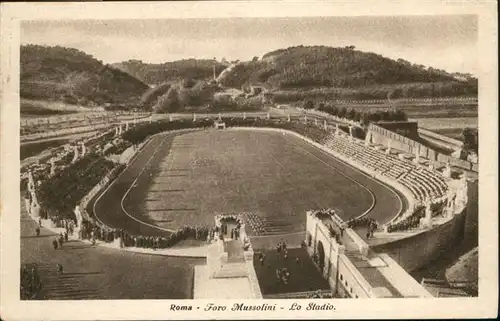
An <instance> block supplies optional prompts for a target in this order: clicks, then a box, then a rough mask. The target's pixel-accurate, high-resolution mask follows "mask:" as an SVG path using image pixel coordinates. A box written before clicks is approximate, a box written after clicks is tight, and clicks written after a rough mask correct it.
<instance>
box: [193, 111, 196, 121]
mask: <svg viewBox="0 0 500 321" xmlns="http://www.w3.org/2000/svg"><path fill="white" fill-rule="evenodd" d="M195 121H196V113H193V122H195Z"/></svg>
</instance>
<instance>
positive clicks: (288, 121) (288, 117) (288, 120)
mask: <svg viewBox="0 0 500 321" xmlns="http://www.w3.org/2000/svg"><path fill="white" fill-rule="evenodd" d="M290 121H291V119H290V114H288V122H290Z"/></svg>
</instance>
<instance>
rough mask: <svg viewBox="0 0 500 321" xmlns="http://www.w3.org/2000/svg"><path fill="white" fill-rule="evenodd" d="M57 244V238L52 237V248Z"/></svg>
mask: <svg viewBox="0 0 500 321" xmlns="http://www.w3.org/2000/svg"><path fill="white" fill-rule="evenodd" d="M57 245H58V244H57V239H54V240H53V241H52V246H53V247H54V250H57Z"/></svg>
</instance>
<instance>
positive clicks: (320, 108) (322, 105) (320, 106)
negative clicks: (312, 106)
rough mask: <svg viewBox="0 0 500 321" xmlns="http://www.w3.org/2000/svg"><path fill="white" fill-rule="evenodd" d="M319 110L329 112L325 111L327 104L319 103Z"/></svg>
mask: <svg viewBox="0 0 500 321" xmlns="http://www.w3.org/2000/svg"><path fill="white" fill-rule="evenodd" d="M318 110H319V111H327V110H326V109H325V103H319V104H318Z"/></svg>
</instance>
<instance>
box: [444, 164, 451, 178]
mask: <svg viewBox="0 0 500 321" xmlns="http://www.w3.org/2000/svg"><path fill="white" fill-rule="evenodd" d="M443 176H444V177H448V178H449V177H451V166H450V163H446V168H445V169H444V171H443Z"/></svg>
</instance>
